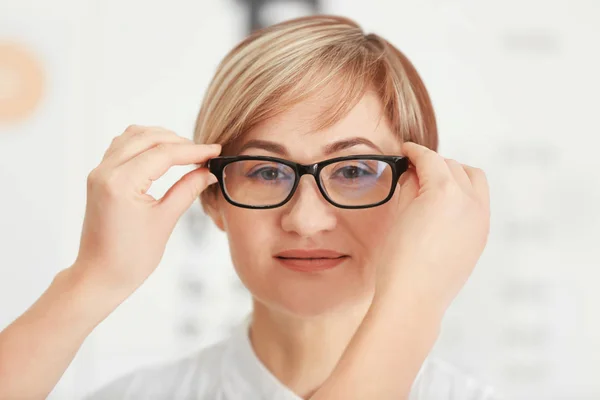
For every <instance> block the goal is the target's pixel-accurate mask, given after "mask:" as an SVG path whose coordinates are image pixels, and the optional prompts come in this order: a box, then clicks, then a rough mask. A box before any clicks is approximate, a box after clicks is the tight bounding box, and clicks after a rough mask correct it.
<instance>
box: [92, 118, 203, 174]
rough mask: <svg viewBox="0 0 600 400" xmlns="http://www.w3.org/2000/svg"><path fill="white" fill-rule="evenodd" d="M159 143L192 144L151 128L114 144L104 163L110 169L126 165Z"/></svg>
mask: <svg viewBox="0 0 600 400" xmlns="http://www.w3.org/2000/svg"><path fill="white" fill-rule="evenodd" d="M160 143H193V142H192V141H191V140H190V139H187V138H184V137H181V136H179V135H177V134H176V133H175V132H173V131H170V130H167V129H163V128H157V127H152V128H149V129H146V130H143V131H138V132H136V133H129V134H128V135H127V136H124V137H122V138H121V140H119V142H117V143H115V144H114V145H113V146H112V147H113V148H112V149H110V151H107V152H106V154H105V156H104V160H103V161H104V162H105V163H106V164H107V165H108V166H111V167H116V166H119V165H122V164H124V163H126V162H127V161H129V160H131V159H132V158H134V157H136V156H137V155H139V154H142V153H143V152H145V151H147V150H149V149H151V148H152V147H154V146H156V145H158V144H160Z"/></svg>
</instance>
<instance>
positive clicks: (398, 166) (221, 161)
mask: <svg viewBox="0 0 600 400" xmlns="http://www.w3.org/2000/svg"><path fill="white" fill-rule="evenodd" d="M244 160H256V161H270V162H277V163H280V164H284V165H286V166H288V167H290V168H291V169H292V170H294V173H295V174H296V179H295V181H294V186H293V187H292V189H291V190H290V194H289V195H288V196H287V197H286V198H285V199H284V200H283V201H281V202H279V203H277V204H274V205H268V206H251V205H247V204H242V203H238V202H236V201H234V200H233V199H232V198H231V197H229V195H228V194H227V191H226V190H225V184H224V182H223V170H224V169H225V167H226V166H227V165H229V164H231V163H233V162H237V161H244ZM349 160H375V161H383V162H385V163H386V164H388V165H389V166H390V167H391V168H392V174H393V175H392V184H391V185H390V186H391V187H390V192H389V194H388V195H387V197H386V198H385V199H383V200H381V201H380V202H377V203H373V204H367V205H362V206H348V205H342V204H338V203H336V202H335V201H333V200H332V199H331V198H330V197H329V196H328V195H327V192H326V191H325V189H324V188H323V186H322V185H321V180H320V179H319V177H320V174H321V171H322V170H323V168H325V167H326V166H328V165H330V164H333V163H336V162H340V161H349ZM408 166H409V160H408V158H407V157H404V156H386V155H379V154H376V155H352V156H345V157H336V158H330V159H327V160H323V161H320V162H317V163H313V164H299V163H296V162H293V161H289V160H285V159H283V158H277V157H269V156H221V157H215V158H212V159H210V160H209V161H208V164H207V167H208V170H209V171H210V172H211V173H212V174H213V175H214V176H216V177H217V180H218V182H219V186H220V187H221V193H223V197H225V200H227V201H228V202H229V203H231V204H233V205H234V206H237V207H241V208H250V209H270V208H277V207H281V206H283V205H284V204H285V203H287V202H288V201H290V200H291V198H292V197H293V196H294V193H296V189H297V188H298V184H299V183H300V179H301V178H302V176H304V175H312V176H313V178H314V179H315V182H316V183H317V187H318V188H319V191H320V192H321V194H322V195H323V197H324V198H325V200H327V201H328V202H329V203H330V204H332V205H334V206H335V207H338V208H345V209H361V208H371V207H377V206H380V205H382V204H384V203H386V202H388V201H389V200H390V199H391V198H392V196H393V195H394V191H395V190H396V185H397V183H398V179H400V176H401V175H402V174H403V173H404V172H406V170H408Z"/></svg>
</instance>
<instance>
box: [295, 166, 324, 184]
mask: <svg viewBox="0 0 600 400" xmlns="http://www.w3.org/2000/svg"><path fill="white" fill-rule="evenodd" d="M318 169H319V165H318V164H298V179H301V178H302V176H303V175H312V176H314V178H315V180H317V172H318Z"/></svg>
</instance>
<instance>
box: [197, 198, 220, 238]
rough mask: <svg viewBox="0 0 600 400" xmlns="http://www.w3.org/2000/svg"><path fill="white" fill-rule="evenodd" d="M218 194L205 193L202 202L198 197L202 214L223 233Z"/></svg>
mask: <svg viewBox="0 0 600 400" xmlns="http://www.w3.org/2000/svg"><path fill="white" fill-rule="evenodd" d="M218 196H219V195H218V193H216V192H213V193H206V194H205V195H204V201H202V197H200V204H202V208H203V209H204V212H205V213H206V214H207V215H208V216H209V217H210V218H211V219H212V220H213V222H214V223H215V225H216V226H217V228H219V229H220V230H221V231H223V232H225V224H224V222H223V216H222V215H221V208H220V203H221V202H220V201H219V198H218Z"/></svg>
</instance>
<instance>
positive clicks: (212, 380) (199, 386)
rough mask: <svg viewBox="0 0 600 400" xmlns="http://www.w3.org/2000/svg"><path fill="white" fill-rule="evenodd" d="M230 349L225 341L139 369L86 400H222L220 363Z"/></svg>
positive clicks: (92, 394)
mask: <svg viewBox="0 0 600 400" xmlns="http://www.w3.org/2000/svg"><path fill="white" fill-rule="evenodd" d="M227 348H228V342H227V341H223V342H219V343H217V344H215V345H212V346H210V347H207V348H205V349H203V350H200V351H198V352H196V353H194V354H192V355H191V356H188V357H185V358H181V359H178V360H175V361H171V362H169V363H165V364H162V365H157V366H151V367H146V368H142V369H139V370H137V371H134V372H132V373H130V374H128V375H125V376H123V377H121V378H119V379H117V380H114V381H112V382H110V383H109V384H108V385H106V386H104V387H102V388H100V389H99V390H97V391H95V392H93V393H91V394H90V395H88V397H86V398H85V400H138V399H170V400H171V399H173V400H188V399H198V398H210V399H219V398H220V396H221V395H220V390H221V389H220V385H221V363H222V360H223V355H224V353H225V352H226V351H227ZM205 396H206V397H205Z"/></svg>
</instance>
